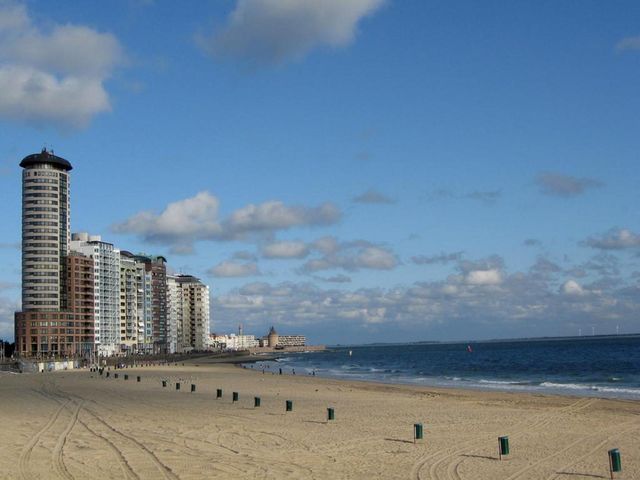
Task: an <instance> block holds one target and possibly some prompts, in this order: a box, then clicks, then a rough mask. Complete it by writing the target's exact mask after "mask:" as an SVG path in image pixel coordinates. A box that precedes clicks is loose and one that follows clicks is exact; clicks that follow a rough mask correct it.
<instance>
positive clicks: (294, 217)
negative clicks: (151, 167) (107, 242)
mask: <svg viewBox="0 0 640 480" xmlns="http://www.w3.org/2000/svg"><path fill="white" fill-rule="evenodd" d="M219 206H220V201H219V200H218V198H217V197H215V196H214V195H212V194H211V193H209V192H200V193H198V194H197V195H196V196H194V197H191V198H186V199H184V200H179V201H177V202H173V203H170V204H169V205H167V207H166V208H165V209H164V210H163V211H162V212H161V213H154V212H150V211H145V212H140V213H137V214H135V215H133V216H132V217H130V218H129V219H127V220H125V221H124V222H121V223H118V224H115V225H113V226H112V230H113V231H114V232H116V233H132V234H136V235H138V236H140V237H141V238H142V239H143V240H144V241H147V242H150V243H156V244H164V245H169V246H171V247H172V249H173V252H174V253H181V252H187V253H190V252H191V251H192V250H193V243H194V242H196V241H199V240H238V239H243V238H246V237H247V236H250V235H257V234H272V233H273V232H275V231H278V230H286V229H289V228H293V227H302V226H322V225H330V224H332V223H335V222H337V221H338V220H339V219H340V216H341V212H340V210H339V209H338V208H337V207H336V206H335V205H333V204H331V203H324V204H322V205H320V206H318V207H300V206H288V205H285V204H284V203H282V202H280V201H275V200H273V201H268V202H264V203H261V204H258V205H253V204H251V205H247V206H245V207H242V208H240V209H238V210H236V211H235V212H233V213H231V215H230V216H229V217H228V218H226V219H223V220H220V219H219V215H218V210H219Z"/></svg>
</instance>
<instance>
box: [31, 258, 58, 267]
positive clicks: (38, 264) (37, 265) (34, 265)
mask: <svg viewBox="0 0 640 480" xmlns="http://www.w3.org/2000/svg"><path fill="white" fill-rule="evenodd" d="M54 261H55V263H54V264H46V263H34V264H33V265H26V263H28V262H26V261H25V265H24V268H25V269H33V270H58V264H57V263H58V262H57V259H56V260H54Z"/></svg>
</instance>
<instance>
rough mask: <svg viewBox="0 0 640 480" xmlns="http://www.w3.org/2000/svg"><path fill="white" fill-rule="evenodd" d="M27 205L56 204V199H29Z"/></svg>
mask: <svg viewBox="0 0 640 480" xmlns="http://www.w3.org/2000/svg"><path fill="white" fill-rule="evenodd" d="M27 205H58V201H57V200H29V202H27Z"/></svg>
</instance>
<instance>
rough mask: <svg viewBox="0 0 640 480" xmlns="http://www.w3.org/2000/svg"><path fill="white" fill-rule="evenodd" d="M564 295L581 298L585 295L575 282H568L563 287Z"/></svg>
mask: <svg viewBox="0 0 640 480" xmlns="http://www.w3.org/2000/svg"><path fill="white" fill-rule="evenodd" d="M561 291H562V293H564V294H565V295H569V296H581V295H584V294H585V291H584V289H583V288H582V286H580V284H579V283H578V282H576V281H575V280H567V281H566V282H565V283H564V284H563V285H562V287H561Z"/></svg>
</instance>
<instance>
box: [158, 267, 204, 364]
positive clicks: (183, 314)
mask: <svg viewBox="0 0 640 480" xmlns="http://www.w3.org/2000/svg"><path fill="white" fill-rule="evenodd" d="M167 310H168V317H167V318H168V324H167V325H168V329H167V330H168V338H169V344H171V343H172V342H173V339H174V338H175V351H177V352H188V351H190V350H206V349H207V348H209V346H210V341H209V327H210V312H209V287H208V286H207V285H205V284H204V283H202V282H201V281H200V280H199V279H197V278H196V277H193V276H191V275H176V276H167Z"/></svg>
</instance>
